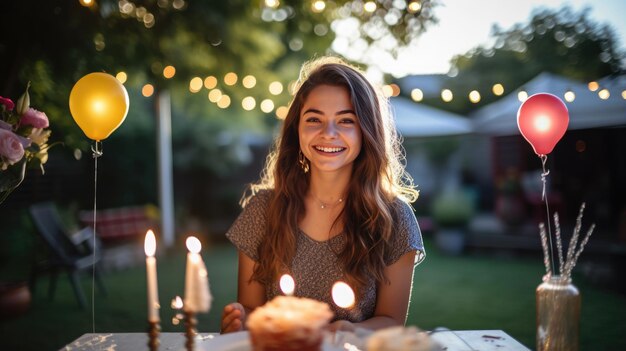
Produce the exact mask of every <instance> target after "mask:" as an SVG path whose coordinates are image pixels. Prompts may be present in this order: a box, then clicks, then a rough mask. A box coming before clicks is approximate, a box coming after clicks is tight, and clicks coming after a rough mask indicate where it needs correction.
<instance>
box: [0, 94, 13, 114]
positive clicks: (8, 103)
mask: <svg viewBox="0 0 626 351" xmlns="http://www.w3.org/2000/svg"><path fill="white" fill-rule="evenodd" d="M0 104H2V105H4V107H5V108H6V109H7V111H13V108H14V107H15V104H14V103H13V101H11V99H7V98H5V97H2V96H0Z"/></svg>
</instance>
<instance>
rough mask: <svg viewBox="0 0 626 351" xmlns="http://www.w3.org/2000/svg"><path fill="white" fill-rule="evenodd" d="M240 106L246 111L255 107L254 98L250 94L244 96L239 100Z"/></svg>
mask: <svg viewBox="0 0 626 351" xmlns="http://www.w3.org/2000/svg"><path fill="white" fill-rule="evenodd" d="M241 107H243V109H244V110H246V111H252V110H254V108H255V107H256V100H255V99H254V98H253V97H252V96H246V97H245V98H243V100H241Z"/></svg>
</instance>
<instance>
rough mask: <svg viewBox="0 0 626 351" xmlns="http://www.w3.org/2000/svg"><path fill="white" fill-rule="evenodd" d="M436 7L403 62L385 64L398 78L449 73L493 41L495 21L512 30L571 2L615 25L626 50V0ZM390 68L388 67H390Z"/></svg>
mask: <svg viewBox="0 0 626 351" xmlns="http://www.w3.org/2000/svg"><path fill="white" fill-rule="evenodd" d="M441 2H442V4H441V5H440V6H438V7H436V8H435V10H434V13H435V16H436V17H437V18H438V19H439V23H438V24H436V25H433V26H431V27H430V29H428V31H427V32H426V33H425V34H423V35H422V37H421V38H420V39H419V41H418V43H417V45H416V46H414V47H412V50H411V52H409V53H408V54H406V55H403V56H402V57H401V59H400V62H399V64H384V65H383V67H387V68H388V69H389V70H390V72H388V73H391V74H393V75H394V76H396V77H401V76H405V75H407V74H431V73H447V72H448V68H449V62H450V59H452V57H453V56H455V55H457V54H463V53H465V52H467V51H469V50H470V49H472V48H474V47H476V46H478V45H480V44H488V43H490V36H489V34H490V31H491V27H492V25H493V24H498V25H499V26H500V28H502V29H509V28H511V27H512V26H513V25H514V24H516V23H527V22H528V21H529V20H530V18H531V13H532V11H533V9H535V8H538V7H544V8H549V9H559V8H561V7H562V6H563V5H566V4H569V5H570V7H571V8H572V10H573V11H575V12H576V13H578V12H580V11H582V10H583V9H584V8H585V7H589V8H591V11H590V13H589V18H590V19H591V20H593V21H594V22H598V23H603V24H609V25H611V26H612V27H613V28H614V29H615V31H616V34H617V36H618V39H619V43H620V47H621V49H622V50H626V17H625V16H626V15H625V14H626V1H625V0H601V1H591V0H569V1H564V0H441ZM386 70H387V69H386Z"/></svg>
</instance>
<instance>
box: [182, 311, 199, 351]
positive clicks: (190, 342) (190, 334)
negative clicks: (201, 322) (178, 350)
mask: <svg viewBox="0 0 626 351" xmlns="http://www.w3.org/2000/svg"><path fill="white" fill-rule="evenodd" d="M183 313H184V315H185V337H186V339H187V340H186V342H185V348H186V349H187V351H193V349H194V343H195V338H196V335H198V332H197V330H196V326H197V325H198V320H197V319H196V314H195V312H189V311H184V312H183Z"/></svg>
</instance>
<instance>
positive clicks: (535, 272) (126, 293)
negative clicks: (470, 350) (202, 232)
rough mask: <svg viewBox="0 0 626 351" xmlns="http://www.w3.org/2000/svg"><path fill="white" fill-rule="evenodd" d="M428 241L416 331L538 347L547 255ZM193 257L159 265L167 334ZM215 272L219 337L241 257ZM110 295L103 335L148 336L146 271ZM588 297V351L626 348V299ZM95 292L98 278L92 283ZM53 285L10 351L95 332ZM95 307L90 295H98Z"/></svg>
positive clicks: (100, 309)
mask: <svg viewBox="0 0 626 351" xmlns="http://www.w3.org/2000/svg"><path fill="white" fill-rule="evenodd" d="M426 244H427V253H428V255H427V257H426V260H425V261H424V262H423V263H422V264H421V265H419V266H418V267H417V269H416V271H415V279H414V288H413V292H412V302H411V307H410V311H409V318H408V322H407V324H411V325H417V326H419V327H421V328H424V329H432V328H435V327H440V326H443V327H447V328H450V329H455V330H463V329H502V330H504V331H505V332H507V333H509V334H510V335H511V336H513V337H514V338H516V339H517V340H518V341H520V342H521V343H523V344H525V345H526V346H528V347H529V348H531V349H534V343H535V295H534V293H535V288H536V287H537V285H539V283H540V280H541V275H542V269H543V266H542V261H541V258H540V257H536V258H532V259H528V258H527V259H515V260H513V259H504V258H496V257H484V256H480V257H476V256H472V255H466V256H461V257H449V256H443V255H441V254H439V253H438V252H437V251H436V250H435V249H434V248H432V245H429V241H427V242H426ZM184 253H185V251H184V250H183V249H182V248H180V249H177V250H175V252H172V253H170V254H169V255H165V256H161V257H159V258H158V274H159V295H160V300H161V303H162V306H163V307H162V309H161V319H162V329H163V331H170V332H182V331H183V326H182V325H173V324H172V323H171V320H172V317H173V316H174V313H175V312H174V311H173V310H172V309H171V308H170V307H169V304H170V300H171V299H172V298H173V297H174V296H176V295H182V293H183V289H184V272H185V255H184ZM203 257H204V259H205V261H206V264H207V269H208V271H209V277H210V285H211V291H212V293H213V295H214V301H213V307H212V310H211V312H210V313H209V314H205V315H200V316H199V330H200V331H206V332H208V331H217V330H218V329H219V318H220V314H221V309H222V307H223V306H224V305H225V304H226V303H228V302H230V301H232V300H233V299H234V298H235V296H236V276H237V269H236V264H237V263H236V262H237V261H236V251H235V250H234V249H233V248H232V246H230V245H229V244H216V245H213V246H211V247H209V248H207V249H206V250H204V251H203ZM105 282H106V285H107V288H108V291H109V294H108V296H107V297H103V296H102V295H101V294H99V292H98V291H97V290H96V292H95V307H94V309H95V330H96V332H143V331H145V330H146V328H147V323H146V321H145V316H146V290H145V268H144V267H143V266H142V265H140V266H138V267H135V268H131V269H127V270H124V271H118V272H109V273H108V274H107V275H106V276H105ZM574 283H575V284H576V285H577V286H578V288H579V290H580V291H581V295H582V312H581V325H580V326H581V333H580V338H581V342H580V344H581V345H580V346H581V347H580V349H581V350H626V296H623V295H619V294H616V293H614V292H609V291H603V290H601V289H599V288H597V287H594V286H591V285H589V284H587V283H586V282H585V281H584V280H583V278H582V277H578V276H575V277H574ZM83 284H84V289H85V292H86V293H87V294H88V295H89V296H90V295H91V279H90V278H88V277H85V278H84V280H83ZM46 290H47V281H46V279H42V280H40V282H39V286H38V290H37V291H36V293H35V295H34V297H33V304H32V306H31V309H30V310H29V312H28V313H26V314H25V315H23V316H21V317H18V318H16V319H13V320H10V321H2V322H0V336H1V338H2V349H3V350H57V349H59V348H61V347H62V346H64V345H65V344H67V343H69V342H70V341H72V340H74V339H75V338H78V337H79V336H80V335H82V334H84V333H90V332H91V331H92V314H91V308H88V309H87V310H85V311H81V310H80V309H79V308H78V305H77V303H76V300H75V298H74V295H73V293H72V291H71V288H70V285H69V283H68V282H67V280H66V279H64V278H63V279H60V280H59V282H58V286H57V296H56V298H55V300H54V301H52V302H51V301H49V300H48V299H47V297H46V296H45V295H46V294H45V292H46ZM88 299H89V300H91V299H90V297H89V298H88Z"/></svg>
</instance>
